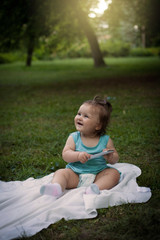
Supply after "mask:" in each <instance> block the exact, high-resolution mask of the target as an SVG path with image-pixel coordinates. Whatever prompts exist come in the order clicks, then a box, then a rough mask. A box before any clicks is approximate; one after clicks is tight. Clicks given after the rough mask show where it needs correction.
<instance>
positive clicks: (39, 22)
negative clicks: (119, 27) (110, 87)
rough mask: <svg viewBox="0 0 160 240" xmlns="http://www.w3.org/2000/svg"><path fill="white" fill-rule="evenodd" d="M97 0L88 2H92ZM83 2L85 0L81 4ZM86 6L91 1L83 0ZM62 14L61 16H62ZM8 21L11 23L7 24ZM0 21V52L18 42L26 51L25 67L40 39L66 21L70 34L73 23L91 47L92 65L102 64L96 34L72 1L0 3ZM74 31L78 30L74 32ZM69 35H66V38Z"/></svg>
mask: <svg viewBox="0 0 160 240" xmlns="http://www.w3.org/2000/svg"><path fill="white" fill-rule="evenodd" d="M96 1H97V0H92V2H96ZM82 2H83V3H85V1H82ZM87 4H88V7H89V6H90V4H91V1H86V3H85V4H84V6H87ZM64 12H65V13H64ZM8 13H9V16H10V17H8ZM10 19H11V20H12V22H11V21H10ZM0 20H1V23H2V24H1V26H0V31H1V38H0V39H1V40H2V41H1V45H0V47H1V49H3V50H6V49H9V48H10V49H12V48H15V47H18V46H19V45H20V43H21V42H23V44H24V46H25V47H26V49H27V60H26V65H27V66H30V65H31V61H32V54H33V51H34V49H35V47H36V46H37V45H38V43H39V39H40V37H42V36H45V37H47V36H49V35H51V34H52V33H53V32H54V28H55V26H57V25H59V24H61V23H62V22H65V21H69V22H70V27H71V28H70V32H71V33H72V32H74V30H73V29H74V27H75V22H76V21H77V22H78V23H79V27H78V29H79V28H82V29H83V30H84V33H85V35H86V37H87V39H88V41H89V44H90V46H91V51H92V55H93V58H94V63H95V66H97V67H98V66H103V65H105V63H104V61H103V58H102V54H101V51H100V48H99V44H98V41H97V38H96V35H95V33H94V31H93V29H92V28H91V26H90V24H89V21H88V19H87V12H86V13H85V12H84V11H83V9H82V8H81V5H80V4H79V1H74V0H68V1H67V0H61V1H58V0H54V1H53V0H45V1H44V0H17V1H15V0H2V2H1V10H0ZM77 32H78V31H77ZM71 35H72V34H67V36H66V39H67V37H68V36H71Z"/></svg>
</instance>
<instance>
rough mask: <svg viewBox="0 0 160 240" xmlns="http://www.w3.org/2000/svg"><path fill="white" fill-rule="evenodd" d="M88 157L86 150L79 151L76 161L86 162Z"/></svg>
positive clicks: (89, 155)
mask: <svg viewBox="0 0 160 240" xmlns="http://www.w3.org/2000/svg"><path fill="white" fill-rule="evenodd" d="M90 157H91V154H88V153H86V152H79V154H78V161H80V162H81V163H86V162H87V161H88V159H89V158H90Z"/></svg>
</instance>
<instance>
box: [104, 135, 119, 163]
mask: <svg viewBox="0 0 160 240" xmlns="http://www.w3.org/2000/svg"><path fill="white" fill-rule="evenodd" d="M106 150H114V152H113V153H110V154H108V155H104V158H105V159H106V160H107V162H108V163H110V164H115V163H117V162H118V160H119V155H118V152H117V151H116V149H115V147H114V144H113V141H112V140H111V139H110V138H109V140H108V143H107V146H106V149H104V150H103V151H106Z"/></svg>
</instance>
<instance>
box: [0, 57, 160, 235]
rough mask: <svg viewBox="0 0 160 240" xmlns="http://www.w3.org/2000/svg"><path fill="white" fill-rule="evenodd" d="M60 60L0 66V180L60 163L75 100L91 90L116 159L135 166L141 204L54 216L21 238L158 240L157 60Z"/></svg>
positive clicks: (39, 172) (159, 98)
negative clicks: (103, 111) (104, 114)
mask: <svg viewBox="0 0 160 240" xmlns="http://www.w3.org/2000/svg"><path fill="white" fill-rule="evenodd" d="M105 60H106V63H107V66H106V67H103V68H94V67H93V62H92V60H91V59H70V60H69V59H63V60H54V61H48V62H47V61H43V62H42V61H40V62H33V65H32V67H30V68H27V67H25V66H24V63H22V62H17V63H12V64H3V65H0V96H1V101H0V108H1V118H0V128H1V148H0V156H1V161H0V179H1V180H3V181H12V180H25V179H27V178H29V177H34V178H40V177H42V176H45V175H47V174H49V173H51V172H52V171H55V170H56V169H58V168H62V167H65V163H64V161H63V160H62V157H61V152H62V149H63V146H64V143H65V141H66V139H67V137H68V135H69V133H70V132H72V131H75V128H74V124H73V118H74V116H75V114H76V112H77V110H78V108H79V106H80V104H81V103H82V102H83V101H85V100H87V99H92V98H93V97H94V96H95V95H100V96H102V97H103V96H107V97H108V99H109V101H110V102H111V104H112V106H113V113H112V120H111V124H110V127H109V129H108V134H109V135H110V136H111V138H112V139H113V141H114V144H115V147H116V149H117V151H118V152H119V155H120V162H126V163H131V164H135V165H137V166H138V167H140V168H141V170H142V174H141V176H140V177H138V179H137V182H138V184H139V186H146V187H150V188H151V190H152V197H151V199H150V200H149V201H148V202H147V203H141V204H126V205H122V206H115V207H110V208H108V209H100V210H98V216H97V217H96V218H95V219H90V220H71V221H65V220H63V219H62V220H61V221H59V222H57V223H55V224H53V225H51V226H50V227H49V228H47V229H44V230H42V231H41V232H40V233H37V234H36V235H35V236H33V237H30V238H26V237H25V236H23V237H22V239H32V240H39V239H42V240H48V239H77V240H79V239H107V240H114V239H118V240H125V239H127V240H128V239H129V240H132V239H136V240H141V239H147V240H149V239H152V240H157V239H159V237H160V235H159V215H160V208H159V200H160V189H159V182H160V174H159V172H160V169H159V160H160V121H159V119H160V59H159V58H158V57H148V58H109V59H105Z"/></svg>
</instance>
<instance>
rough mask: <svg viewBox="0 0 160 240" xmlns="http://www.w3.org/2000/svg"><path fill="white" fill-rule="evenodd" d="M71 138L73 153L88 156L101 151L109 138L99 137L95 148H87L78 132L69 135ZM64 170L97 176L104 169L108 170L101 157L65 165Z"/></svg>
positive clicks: (104, 160) (105, 136)
mask: <svg viewBox="0 0 160 240" xmlns="http://www.w3.org/2000/svg"><path fill="white" fill-rule="evenodd" d="M70 135H71V136H72V137H73V140H74V143H75V151H79V152H87V153H89V154H96V153H100V152H102V151H103V149H104V148H106V146H107V143H108V140H109V136H108V135H103V136H101V137H100V139H99V142H98V144H97V145H96V146H95V147H87V146H85V145H84V144H83V142H82V140H81V135H80V132H73V133H71V134H70ZM66 168H70V169H72V170H73V171H74V172H75V173H77V174H83V173H92V174H97V173H99V172H101V171H102V170H104V169H105V168H110V167H109V166H107V164H106V159H105V158H104V157H103V156H101V157H98V158H96V159H91V160H88V161H87V162H86V163H81V162H80V161H78V162H72V163H68V164H67V165H66Z"/></svg>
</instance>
